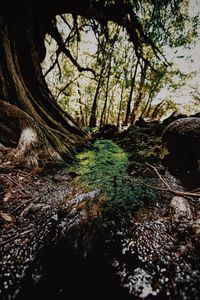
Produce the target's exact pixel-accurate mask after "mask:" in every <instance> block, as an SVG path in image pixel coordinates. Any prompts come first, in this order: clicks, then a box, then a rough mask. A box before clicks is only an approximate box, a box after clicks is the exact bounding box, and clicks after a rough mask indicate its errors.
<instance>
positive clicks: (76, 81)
mask: <svg viewBox="0 0 200 300" xmlns="http://www.w3.org/2000/svg"><path fill="white" fill-rule="evenodd" d="M92 2H93V3H94V2H95V1H92ZM98 2H99V3H98V4H99V7H101V5H103V6H104V5H105V6H106V5H112V4H113V7H114V6H115V5H117V2H118V1H112V0H111V1H98ZM125 2H126V1H121V4H122V5H123V4H124V3H125ZM126 4H127V7H128V6H129V5H130V7H131V9H132V11H133V14H132V15H131V14H130V17H131V16H134V15H136V17H137V20H138V24H140V26H141V27H140V26H138V24H136V23H137V22H136V23H135V26H136V29H135V38H137V41H135V44H134V46H133V42H131V41H130V39H129V36H128V35H127V32H126V31H125V30H124V29H123V28H122V27H120V26H119V25H118V24H114V23H113V22H105V23H104V24H102V23H98V22H97V21H96V20H86V19H84V18H83V17H80V16H77V18H76V19H75V20H74V18H73V17H72V16H71V15H65V16H62V18H61V17H59V16H58V17H57V27H58V29H59V31H60V33H61V34H62V36H63V41H67V42H66V48H67V49H69V50H70V52H71V54H72V56H73V58H74V59H75V61H76V62H77V63H78V64H79V66H80V67H83V68H90V69H93V70H94V71H95V74H96V76H94V74H93V73H92V72H90V71H85V72H83V71H82V72H80V71H79V70H78V69H77V67H76V66H75V65H74V64H73V63H72V62H71V61H70V60H69V59H67V58H66V57H65V56H64V55H63V54H62V53H60V54H59V56H58V57H57V55H58V49H57V47H56V45H55V42H54V41H53V40H52V39H50V37H47V44H48V47H47V50H48V53H47V56H46V60H45V62H44V63H43V67H44V73H45V71H47V70H48V69H49V67H50V66H51V65H52V64H53V62H54V61H56V60H57V63H56V64H55V68H53V69H52V71H51V72H50V73H49V74H48V75H47V77H46V79H47V82H48V85H49V87H50V89H51V91H52V93H53V94H54V96H55V98H56V100H57V102H58V104H59V105H60V106H61V107H62V109H63V110H65V111H67V112H68V113H70V115H72V117H73V118H75V119H76V121H77V122H78V123H79V124H80V125H81V126H88V125H89V120H90V116H91V111H92V107H93V100H94V99H95V93H96V91H97V97H96V99H97V105H96V111H95V117H96V119H97V124H96V125H97V126H98V125H99V123H100V119H101V114H102V111H103V107H104V104H105V99H106V101H107V106H106V111H105V114H104V115H105V123H115V124H116V123H117V120H118V121H120V122H119V123H121V122H122V121H124V117H125V115H126V108H127V102H128V99H129V96H130V90H131V82H132V79H133V74H134V68H135V65H136V61H137V58H138V54H141V55H142V56H143V57H144V59H145V63H146V64H147V63H148V69H147V71H146V72H145V78H144V82H143V84H142V86H141V85H140V77H141V73H144V70H143V68H142V64H143V63H142V59H141V60H140V65H139V67H138V71H137V74H136V80H135V83H134V89H133V97H132V98H133V99H132V103H131V110H135V111H134V113H135V116H136V118H137V117H138V116H140V115H141V114H143V117H148V118H151V116H152V110H153V109H154V107H155V104H157V103H158V100H159V102H162V101H165V102H166V99H168V98H169V97H171V98H172V99H173V102H176V98H175V97H173V95H175V90H176V91H177V90H178V91H180V89H182V90H184V87H185V86H186V82H188V80H189V78H188V77H189V74H190V73H189V71H187V72H188V73H187V74H184V73H183V72H180V71H179V70H178V68H177V67H176V65H175V64H174V58H175V57H176V54H179V53H181V56H183V65H184V64H185V59H186V58H185V57H184V54H183V50H184V49H185V48H186V47H191V46H192V45H193V44H194V41H195V39H196V37H197V25H198V18H197V16H194V17H190V16H189V15H188V1H187V0H175V1H168V0H166V1H144V0H141V1H139V0H137V1H132V0H130V1H127V3H126ZM130 7H129V8H130ZM63 17H64V18H65V19H66V22H64V21H63ZM116 17H117V16H116ZM133 23H134V22H133ZM67 24H68V25H67ZM137 26H138V27H137ZM140 29H142V30H140ZM169 47H170V48H171V49H169ZM136 48H137V52H138V53H137V55H136V53H135V50H136ZM169 51H170V54H169V53H168V58H167V59H168V62H169V64H167V63H166V60H165V59H164V57H163V55H166V53H167V52H169ZM162 54H163V55H162ZM179 56H180V55H179ZM143 62H144V61H143ZM155 70H157V72H155ZM98 85H99V89H97V87H98ZM189 89H190V90H191V87H190V86H189ZM179 94H180V93H179ZM159 95H161V96H159ZM163 95H164V96H163ZM171 95H172V96H171ZM121 99H122V101H121ZM137 100H138V102H139V103H137ZM120 101H121V104H120ZM136 104H137V105H136ZM163 107H164V109H162V108H163ZM119 108H120V110H121V111H120V112H119ZM166 108H167V109H168V105H164V106H159V109H160V112H159V111H158V113H157V114H156V115H157V116H158V118H159V116H160V115H161V116H162V114H163V113H166V114H167V110H166ZM169 109H170V107H169Z"/></svg>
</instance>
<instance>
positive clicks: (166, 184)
mask: <svg viewBox="0 0 200 300" xmlns="http://www.w3.org/2000/svg"><path fill="white" fill-rule="evenodd" d="M146 165H147V166H148V167H150V168H151V169H153V170H154V172H155V173H156V175H157V176H158V178H159V179H160V181H162V183H163V184H164V185H165V186H166V187H167V188H168V189H170V186H169V184H168V183H167V182H166V181H165V180H164V179H163V178H162V176H161V175H160V173H159V172H158V170H157V169H156V167H154V166H152V165H150V164H149V163H146Z"/></svg>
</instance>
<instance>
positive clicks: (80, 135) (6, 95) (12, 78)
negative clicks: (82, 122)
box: [0, 11, 86, 164]
mask: <svg viewBox="0 0 200 300" xmlns="http://www.w3.org/2000/svg"><path fill="white" fill-rule="evenodd" d="M22 12H23V15H22V14H21V15H20V14H18V13H16V14H14V13H8V12H7V11H6V12H5V11H4V13H3V15H1V13H0V98H1V99H2V100H4V101H6V102H7V103H9V104H12V105H15V106H17V107H18V109H15V108H14V107H13V106H9V105H6V104H5V102H4V103H3V102H1V110H0V113H1V114H2V115H3V114H5V115H7V116H8V118H9V120H10V122H5V118H2V117H1V119H0V131H1V133H2V134H1V136H0V143H3V144H4V145H5V146H9V147H15V148H16V149H17V150H19V149H21V143H22V140H23V141H24V139H25V140H26V142H25V141H24V142H23V148H24V150H23V151H21V150H19V152H20V154H21V156H23V155H22V153H26V161H28V162H30V161H31V162H34V163H35V164H37V163H38V161H39V160H41V159H42V160H43V161H44V160H45V156H46V157H47V156H49V155H48V154H49V149H51V150H50V152H51V154H52V156H51V157H54V158H56V159H57V158H60V159H61V158H62V159H64V160H65V159H67V158H69V157H70V156H71V154H72V153H73V152H74V150H75V149H76V148H77V147H78V146H80V145H81V144H83V143H84V142H85V141H86V137H85V133H84V132H83V131H82V130H81V129H80V128H79V127H78V125H77V124H76V122H75V121H74V120H73V119H72V118H71V117H70V116H69V115H68V114H66V113H64V112H63V111H62V110H61V109H60V108H59V106H58V105H57V104H56V102H55V100H54V98H53V96H52V94H51V93H50V91H49V89H48V87H47V84H46V82H45V80H44V77H43V74H42V70H41V66H40V63H41V62H42V60H43V59H44V57H45V48H44V34H45V28H41V25H40V22H39V16H38V18H37V16H36V15H34V16H33V14H30V15H29V14H28V11H27V12H26V13H25V14H24V11H22ZM44 17H45V16H44ZM49 21H50V20H49ZM44 24H46V26H48V20H46V22H45V23H44ZM11 112H12V113H11ZM15 114H16V115H15ZM20 118H22V120H23V121H21V120H20ZM14 120H18V121H17V123H16V126H12V125H13V121H14ZM19 123H20V126H19ZM6 127H7V128H6ZM27 130H28V131H27ZM5 132H6V133H7V135H5ZM33 136H34V138H33ZM33 139H34V147H31V148H30V144H31V145H33V143H32V142H33ZM42 145H43V146H42ZM45 145H48V147H46V146H45ZM26 147H28V148H29V150H28V151H27V150H26V149H25V148H26ZM47 148H48V151H47ZM38 149H40V151H39V150H38ZM28 153H29V155H27V154H28ZM33 157H34V159H30V158H33Z"/></svg>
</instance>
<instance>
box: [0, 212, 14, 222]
mask: <svg viewBox="0 0 200 300" xmlns="http://www.w3.org/2000/svg"><path fill="white" fill-rule="evenodd" d="M0 216H1V218H2V219H4V221H7V222H13V221H14V218H13V217H12V216H11V215H10V214H7V213H4V212H0Z"/></svg>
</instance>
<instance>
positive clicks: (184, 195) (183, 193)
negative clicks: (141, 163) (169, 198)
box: [141, 163, 200, 197]
mask: <svg viewBox="0 0 200 300" xmlns="http://www.w3.org/2000/svg"><path fill="white" fill-rule="evenodd" d="M146 165H147V166H148V167H150V168H151V169H152V170H153V171H154V172H155V173H156V175H157V176H158V178H159V179H160V181H161V182H162V183H163V184H164V185H165V186H166V188H160V187H157V186H154V185H150V184H146V183H145V182H141V183H142V184H143V185H145V186H146V187H149V188H151V189H155V190H159V191H164V192H169V193H172V194H174V195H176V196H181V197H200V193H193V192H182V191H177V190H174V189H172V188H171V187H170V186H169V184H168V183H167V182H166V181H165V180H164V179H163V177H162V176H161V175H160V173H159V172H158V170H157V169H156V167H154V166H152V165H151V164H149V163H146Z"/></svg>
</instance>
